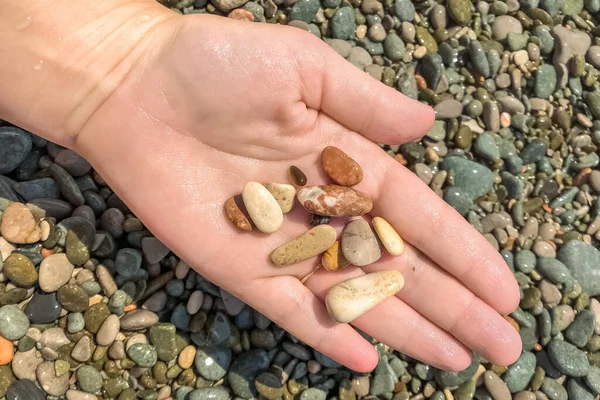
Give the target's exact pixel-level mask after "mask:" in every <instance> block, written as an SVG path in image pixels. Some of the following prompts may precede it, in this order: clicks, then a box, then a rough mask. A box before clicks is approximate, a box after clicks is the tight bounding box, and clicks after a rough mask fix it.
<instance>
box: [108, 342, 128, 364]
mask: <svg viewBox="0 0 600 400" xmlns="http://www.w3.org/2000/svg"><path fill="white" fill-rule="evenodd" d="M108 356H109V357H110V358H112V359H113V360H122V359H123V358H125V357H126V354H125V345H124V344H123V342H120V341H119V342H113V344H111V345H110V347H109V348H108Z"/></svg>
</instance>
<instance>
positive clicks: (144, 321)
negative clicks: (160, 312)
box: [121, 309, 158, 331]
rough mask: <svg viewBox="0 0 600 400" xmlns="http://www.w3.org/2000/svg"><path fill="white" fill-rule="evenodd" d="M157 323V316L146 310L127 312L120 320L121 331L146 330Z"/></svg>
mask: <svg viewBox="0 0 600 400" xmlns="http://www.w3.org/2000/svg"><path fill="white" fill-rule="evenodd" d="M157 322H158V316H157V315H156V314H155V313H153V312H152V311H148V310H141V309H137V310H133V311H129V312H127V313H126V314H125V315H124V316H123V318H121V329H122V330H126V331H137V330H141V329H146V328H149V327H151V326H152V325H154V324H156V323H157Z"/></svg>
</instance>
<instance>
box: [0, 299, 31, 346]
mask: <svg viewBox="0 0 600 400" xmlns="http://www.w3.org/2000/svg"><path fill="white" fill-rule="evenodd" d="M28 329H29V320H28V319H27V317H26V316H25V313H23V311H21V309H19V307H17V306H16V305H6V306H2V307H0V335H2V337H3V338H5V339H8V340H19V339H21V338H22V337H23V336H25V334H26V333H27V330H28Z"/></svg>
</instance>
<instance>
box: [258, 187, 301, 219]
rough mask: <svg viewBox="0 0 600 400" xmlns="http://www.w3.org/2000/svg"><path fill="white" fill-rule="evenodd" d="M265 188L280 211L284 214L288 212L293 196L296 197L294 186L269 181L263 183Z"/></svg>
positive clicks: (292, 204) (291, 205) (290, 208)
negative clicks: (273, 198)
mask: <svg viewBox="0 0 600 400" xmlns="http://www.w3.org/2000/svg"><path fill="white" fill-rule="evenodd" d="M265 187H266V188H267V190H268V191H269V192H270V193H271V194H272V195H273V197H275V200H277V203H278V204H279V207H281V211H282V212H283V213H284V214H287V213H289V212H290V211H291V210H292V207H293V206H294V198H295V197H296V188H295V187H293V186H292V185H288V184H286V183H275V182H269V183H267V184H266V185H265Z"/></svg>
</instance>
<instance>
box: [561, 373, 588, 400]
mask: <svg viewBox="0 0 600 400" xmlns="http://www.w3.org/2000/svg"><path fill="white" fill-rule="evenodd" d="M567 394H568V395H569V396H568V398H569V399H570V400H594V395H593V394H592V393H591V392H590V389H589V388H588V387H587V386H586V385H585V384H584V383H583V382H582V381H581V380H580V379H574V378H571V379H569V383H567Z"/></svg>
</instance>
